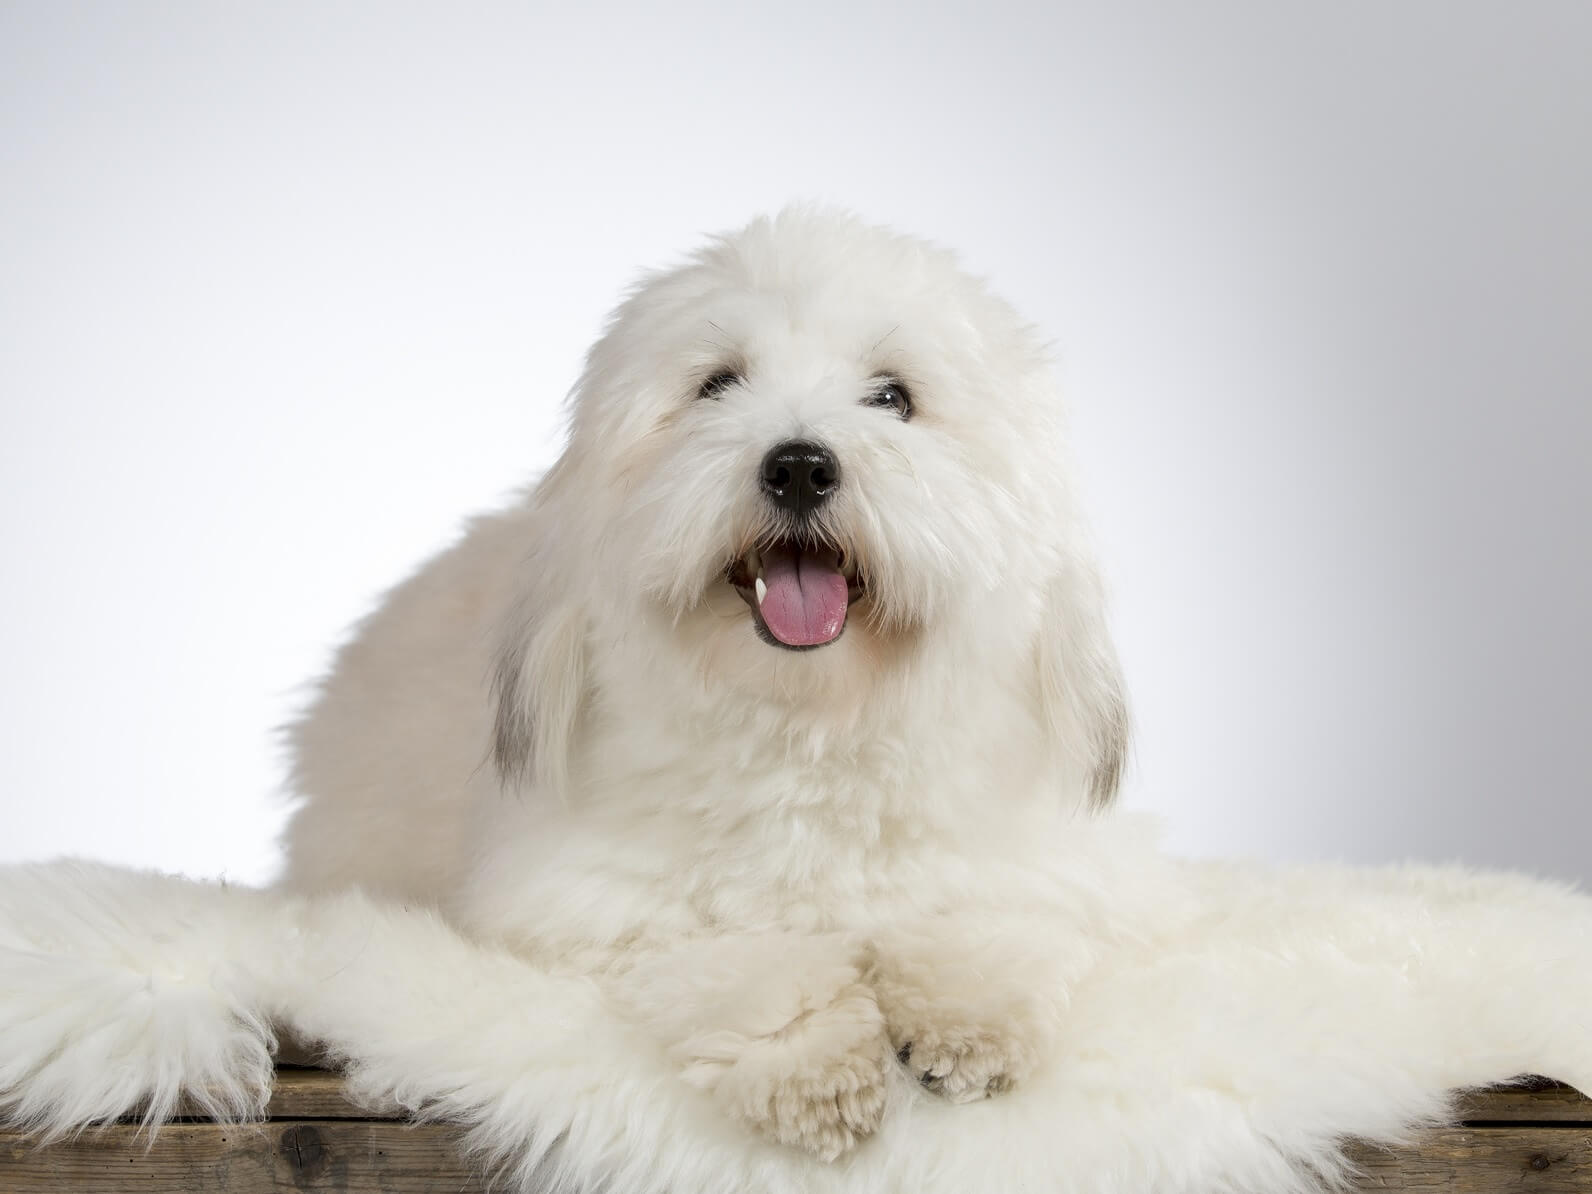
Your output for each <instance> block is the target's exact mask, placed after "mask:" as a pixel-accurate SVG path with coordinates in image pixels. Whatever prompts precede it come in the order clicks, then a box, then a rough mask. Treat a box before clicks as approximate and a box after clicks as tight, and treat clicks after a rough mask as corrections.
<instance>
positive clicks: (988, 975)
mask: <svg viewBox="0 0 1592 1194" xmlns="http://www.w3.org/2000/svg"><path fill="white" fill-rule="evenodd" d="M984 961H988V960H987V959H980V960H978V961H975V960H973V959H970V958H966V957H958V955H957V954H955V953H954V952H953V953H951V954H949V955H947V954H945V953H944V952H943V951H916V950H911V951H901V952H896V953H888V952H887V953H881V954H880V955H879V956H878V957H876V958H875V960H874V963H873V965H872V966H871V967H870V969H869V972H868V980H869V982H870V983H871V984H872V986H873V988H874V992H875V995H876V997H877V999H878V1002H879V1006H880V1008H881V1010H882V1011H883V1012H884V1017H885V1024H886V1027H887V1031H888V1032H889V1036H890V1043H891V1045H892V1047H893V1048H894V1049H895V1051H896V1057H897V1059H898V1060H899V1061H900V1062H901V1064H903V1065H904V1066H906V1067H907V1069H908V1071H909V1072H910V1073H911V1074H912V1076H913V1077H914V1078H916V1079H917V1080H918V1081H919V1082H920V1083H922V1085H924V1086H925V1087H927V1088H928V1089H930V1090H932V1091H934V1092H935V1093H937V1094H940V1095H943V1096H944V1097H946V1098H948V1099H950V1100H951V1101H952V1102H956V1103H968V1102H972V1101H974V1100H976V1099H983V1098H988V1097H989V1096H991V1095H995V1094H999V1093H1001V1092H1002V1091H1005V1090H1009V1089H1010V1088H1011V1087H1012V1086H1014V1085H1015V1084H1017V1083H1019V1082H1021V1081H1022V1080H1023V1079H1025V1078H1026V1077H1028V1075H1029V1074H1030V1073H1032V1072H1033V1070H1034V1068H1035V1067H1036V1066H1037V1065H1038V1064H1039V1061H1040V1059H1041V1057H1042V1056H1043V1054H1044V1052H1045V1050H1046V1049H1047V1048H1048V1047H1049V1046H1050V1044H1051V1043H1052V1042H1053V1041H1054V1040H1055V1036H1056V1024H1057V1019H1058V1012H1057V1009H1056V1007H1055V1005H1054V1003H1053V1002H1052V1001H1051V1000H1050V999H1049V998H1047V997H1046V995H1045V994H1044V992H1043V991H1041V990H1040V989H1039V988H1038V987H1037V985H1036V980H1035V977H1034V976H1030V975H1026V974H1023V975H1019V974H1015V973H1013V972H1012V969H1011V968H998V969H992V968H991V967H989V966H988V965H985V964H981V962H984ZM1018 969H1019V970H1020V969H1021V968H1018ZM992 976H999V979H1000V981H996V978H995V977H992Z"/></svg>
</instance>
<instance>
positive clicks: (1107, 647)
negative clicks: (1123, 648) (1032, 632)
mask: <svg viewBox="0 0 1592 1194" xmlns="http://www.w3.org/2000/svg"><path fill="white" fill-rule="evenodd" d="M1036 653H1037V656H1038V664H1039V697H1040V704H1041V707H1042V711H1043V715H1044V718H1045V722H1046V724H1047V725H1048V727H1049V729H1050V732H1051V735H1052V738H1053V741H1054V743H1055V746H1056V747H1057V749H1058V750H1059V751H1060V752H1061V753H1062V754H1063V757H1064V758H1066V759H1068V760H1070V761H1071V763H1072V764H1073V766H1074V767H1076V768H1078V769H1079V770H1080V771H1081V772H1082V773H1083V775H1084V776H1085V778H1086V781H1087V784H1088V790H1089V799H1090V802H1091V803H1092V804H1093V805H1094V806H1095V807H1097V808H1099V807H1104V806H1105V805H1107V804H1110V803H1111V801H1112V800H1113V799H1115V797H1116V794H1117V786H1118V784H1119V783H1120V782H1121V780H1122V770H1123V767H1124V765H1125V764H1126V762H1127V754H1128V739H1129V718H1128V703H1127V696H1126V693H1125V691H1124V688H1123V683H1122V670H1121V667H1120V665H1119V664H1118V663H1117V651H1116V647H1115V646H1113V645H1112V642H1111V635H1110V633H1109V631H1108V630H1107V629H1106V618H1105V599H1104V595H1103V593H1102V591H1101V586H1100V580H1099V577H1098V576H1096V574H1095V572H1094V569H1093V568H1092V567H1091V566H1090V565H1089V564H1088V563H1086V562H1085V561H1083V560H1079V559H1073V560H1070V561H1069V563H1068V564H1067V565H1066V566H1065V567H1064V568H1063V569H1062V570H1061V571H1060V572H1059V573H1058V574H1057V575H1055V576H1053V577H1052V578H1051V580H1050V583H1049V585H1047V586H1046V589H1045V595H1044V604H1043V608H1042V610H1041V623H1040V627H1039V633H1038V636H1037V652H1036Z"/></svg>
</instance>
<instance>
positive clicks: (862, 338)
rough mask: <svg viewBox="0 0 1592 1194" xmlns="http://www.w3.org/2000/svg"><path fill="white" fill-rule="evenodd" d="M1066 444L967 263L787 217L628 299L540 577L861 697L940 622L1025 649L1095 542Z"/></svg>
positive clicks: (855, 228) (805, 690)
mask: <svg viewBox="0 0 1592 1194" xmlns="http://www.w3.org/2000/svg"><path fill="white" fill-rule="evenodd" d="M1060 448H1061V445H1060V430H1059V410H1058V408H1057V404H1056V402H1055V399H1054V396H1053V393H1052V387H1051V383H1050V381H1049V378H1048V371H1047V368H1046V365H1045V361H1044V357H1043V352H1042V351H1041V348H1040V346H1039V345H1038V344H1037V342H1036V341H1035V338H1034V336H1033V334H1032V333H1031V331H1030V330H1029V329H1028V328H1027V327H1026V325H1024V324H1023V323H1022V322H1021V321H1020V320H1019V319H1018V318H1017V316H1016V315H1015V314H1014V313H1013V312H1012V311H1011V309H1010V308H1009V307H1007V306H1006V305H1005V304H1004V303H1002V302H1001V301H1000V300H998V299H995V298H994V297H992V296H990V295H989V294H988V293H987V291H985V289H984V288H983V287H982V285H981V284H979V283H978V282H976V281H975V280H973V279H971V278H969V277H968V276H967V275H965V274H964V273H962V272H961V271H960V269H958V267H957V266H956V264H955V262H954V260H953V259H952V258H951V257H950V256H949V255H948V254H946V253H944V252H942V251H940V250H937V249H934V248H932V247H930V246H927V245H925V244H923V243H921V242H918V241H915V240H911V239H908V238H905V237H900V236H896V235H893V234H890V233H887V232H884V231H882V230H880V229H877V228H872V227H869V226H867V225H864V224H862V223H860V222H858V221H855V220H851V219H849V218H845V217H839V216H835V215H833V214H829V213H824V212H814V211H805V210H797V211H792V212H787V213H784V214H782V215H781V216H779V217H777V218H775V219H773V220H762V221H758V222H756V223H754V224H752V225H751V226H749V227H748V228H747V229H745V230H743V231H742V232H740V233H738V234H736V235H735V236H732V237H728V238H724V239H722V240H720V241H718V242H715V244H714V245H713V246H712V247H710V248H709V249H708V250H706V251H704V252H703V253H701V254H700V255H699V256H698V257H697V258H695V259H694V260H693V261H691V262H690V263H689V264H687V265H686V266H684V267H682V268H680V269H677V270H674V271H671V272H668V273H664V274H660V275H657V276H655V277H653V278H651V279H650V280H648V281H647V282H646V283H644V284H643V285H642V286H641V287H640V288H639V289H638V290H637V291H636V292H635V293H634V294H633V295H632V297H631V298H630V299H629V300H627V301H626V303H625V304H624V305H623V306H622V307H621V308H620V310H619V311H618V312H617V314H616V316H615V318H614V321H613V323H612V324H611V326H610V328H609V330H608V332H607V334H606V335H605V336H604V337H603V339H602V340H601V341H600V342H599V343H598V345H597V346H596V347H595V348H594V349H593V351H592V354H591V358H590V360H589V362H588V367H587V370H586V373H585V375H584V377H583V378H582V381H581V384H580V387H579V389H578V391H577V399H576V404H575V408H574V419H573V428H572V434H571V442H570V446H569V448H568V450H567V451H566V453H565V455H564V458H563V459H562V460H561V461H560V463H559V465H558V466H557V467H556V468H555V470H554V472H553V473H552V474H551V475H550V476H549V478H548V480H547V482H545V483H544V489H545V490H546V491H547V492H546V494H545V495H544V501H545V502H546V504H547V505H548V508H549V513H550V517H549V525H550V528H552V529H551V530H550V536H549V543H548V544H546V545H539V554H542V555H543V559H542V560H540V561H539V563H538V568H539V571H538V576H539V577H543V578H545V577H547V576H549V575H557V576H559V577H563V578H565V580H566V581H567V582H574V581H575V580H576V578H579V583H578V584H574V586H573V587H575V588H578V589H580V590H582V592H581V595H580V598H579V600H580V602H581V603H582V604H583V606H584V608H585V609H586V610H587V611H588V612H589V613H590V614H591V615H592V617H593V618H594V619H595V620H596V621H598V622H603V623H605V624H606V626H607V628H608V632H609V633H610V634H615V633H617V634H622V635H623V636H625V637H626V638H627V639H628V640H629V641H631V642H634V641H635V640H636V639H638V638H645V637H646V636H652V638H653V640H654V645H655V649H656V650H657V651H659V652H668V651H684V652H686V653H688V655H689V657H690V658H691V659H692V660H694V661H696V663H697V665H698V666H699V667H700V668H701V669H702V671H703V678H704V681H705V682H706V683H708V684H710V685H713V684H718V685H723V686H726V687H729V688H745V689H747V690H749V691H750V690H754V689H755V690H756V691H758V692H759V693H760V694H761V695H764V696H766V695H767V694H768V693H770V692H780V693H785V694H788V695H789V696H790V698H791V699H792V700H798V699H802V698H803V697H804V696H811V695H812V694H814V693H822V692H825V691H829V692H836V691H845V692H849V693H858V692H861V691H864V690H865V689H866V688H867V687H868V685H869V682H870V680H871V679H872V678H873V677H876V676H877V675H878V674H879V672H880V669H883V668H888V667H890V666H892V661H894V660H900V659H903V658H906V657H908V656H910V654H911V653H912V651H913V650H914V649H915V648H918V647H920V646H921V645H922V644H924V643H925V642H926V641H928V640H931V639H932V637H933V636H935V635H936V634H946V635H951V634H955V635H959V636H964V637H965V636H967V635H969V634H972V635H975V636H987V637H988V639H989V640H990V642H991V644H992V645H993V644H996V643H1000V644H1001V645H1002V649H1001V650H1000V651H998V652H995V653H994V657H996V658H1001V659H1005V658H1008V657H1010V655H1011V650H1010V649H1008V648H1009V647H1010V646H1011V644H1012V641H1013V640H1014V639H1022V638H1025V637H1027V638H1031V637H1032V634H1033V629H1034V625H1035V623H1036V621H1037V620H1038V619H1039V618H1040V616H1041V614H1042V610H1043V607H1044V606H1045V605H1046V603H1047V602H1048V601H1050V600H1051V599H1052V596H1053V582H1054V580H1055V578H1056V576H1057V574H1058V573H1060V572H1063V571H1065V570H1066V568H1067V566H1068V561H1069V560H1070V559H1072V558H1073V552H1074V549H1075V544H1073V543H1072V542H1071V541H1070V540H1071V539H1072V538H1073V537H1074V536H1075V530H1074V526H1073V518H1072V515H1071V507H1070V500H1069V495H1068V490H1067V484H1066V478H1065V476H1064V475H1063V474H1062V472H1061V463H1060V459H1061V451H1060ZM555 508H556V513H554V512H553V511H554V510H555ZM554 540H557V541H560V542H561V543H562V546H561V547H557V548H555V547H553V546H552V544H553V541H554ZM555 557H556V558H555ZM555 565H556V567H555ZM554 599H555V595H554V594H551V593H544V594H541V595H536V596H532V597H531V598H530V602H531V603H532V604H533V605H534V604H535V603H537V602H540V603H542V604H546V603H548V602H549V601H550V600H554ZM1081 599H1082V600H1084V601H1088V600H1090V599H1091V598H1090V597H1089V595H1088V594H1083V595H1081ZM535 620H536V614H535V612H534V610H533V611H532V612H531V613H530V614H529V615H528V621H529V622H534V621H535ZM532 637H534V631H533V634H532ZM1024 646H1026V644H1025V643H1018V644H1017V649H1019V650H1021V649H1023V647H1024ZM510 655H511V657H513V656H514V649H513V648H511V651H510ZM553 655H555V656H557V657H560V658H564V659H567V658H568V651H567V650H563V649H561V650H558V651H554V652H553ZM528 656H538V651H537V650H536V648H535V646H534V643H533V644H532V645H531V646H530V647H529V648H527V650H526V651H522V652H520V654H519V655H518V656H517V657H515V658H511V660H510V664H511V671H512V673H513V674H512V676H511V677H510V679H511V681H512V682H513V683H514V684H519V683H520V682H521V681H520V678H519V677H520V673H521V671H523V667H524V664H525V660H526V658H527V657H528ZM501 728H502V727H501V726H500V755H501V753H502V750H501V746H502V743H501V736H502V735H501Z"/></svg>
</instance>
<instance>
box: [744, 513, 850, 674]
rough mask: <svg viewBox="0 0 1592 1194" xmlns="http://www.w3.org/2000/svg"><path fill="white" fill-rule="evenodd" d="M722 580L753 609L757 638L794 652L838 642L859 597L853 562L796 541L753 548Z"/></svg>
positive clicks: (833, 549)
mask: <svg viewBox="0 0 1592 1194" xmlns="http://www.w3.org/2000/svg"><path fill="white" fill-rule="evenodd" d="M726 577H727V579H728V580H729V582H730V583H731V584H732V585H734V586H735V591H736V592H738V593H739V594H740V595H741V597H742V598H743V599H744V600H745V601H746V604H747V605H748V606H750V607H751V610H752V620H753V622H754V623H755V624H756V626H757V631H758V634H759V635H761V636H762V638H763V639H764V640H765V641H767V642H771V643H774V644H775V645H777V646H781V647H789V648H790V649H792V650H796V651H805V650H809V649H811V648H813V647H822V646H824V645H825V644H827V643H832V642H834V641H835V640H836V639H837V638H839V637H840V635H841V632H842V631H843V630H845V628H846V612H847V611H848V610H849V609H850V608H851V605H852V603H853V602H854V601H856V600H857V599H858V598H859V597H861V596H862V593H863V584H862V580H861V577H860V575H859V573H858V570H857V563H856V560H855V559H853V558H850V557H849V556H848V555H847V553H846V552H845V551H844V550H843V549H841V548H839V547H832V546H829V545H827V544H811V543H803V542H798V541H797V540H795V539H785V540H781V541H779V542H777V543H772V544H766V545H764V546H762V547H754V548H752V549H751V550H750V551H748V552H747V553H746V554H745V555H744V556H742V557H741V558H740V559H738V560H736V561H735V562H734V563H733V564H731V565H730V567H729V571H728V573H727V574H726Z"/></svg>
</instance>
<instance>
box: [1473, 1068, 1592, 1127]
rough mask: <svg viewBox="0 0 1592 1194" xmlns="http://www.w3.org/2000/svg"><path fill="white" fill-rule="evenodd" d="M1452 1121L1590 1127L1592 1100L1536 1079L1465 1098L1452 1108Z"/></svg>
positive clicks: (1577, 1092)
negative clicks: (1453, 1112)
mask: <svg viewBox="0 0 1592 1194" xmlns="http://www.w3.org/2000/svg"><path fill="white" fill-rule="evenodd" d="M1455 1118H1456V1119H1459V1120H1461V1121H1464V1122H1467V1123H1474V1122H1483V1123H1507V1122H1512V1121H1516V1120H1520V1121H1527V1122H1530V1121H1535V1122H1538V1123H1549V1122H1552V1123H1584V1124H1592V1099H1588V1098H1587V1097H1586V1096H1585V1095H1583V1094H1582V1093H1581V1092H1580V1091H1578V1090H1576V1089H1575V1088H1574V1087H1572V1086H1561V1085H1560V1084H1559V1083H1557V1082H1549V1081H1548V1080H1547V1079H1545V1078H1536V1079H1531V1080H1529V1081H1527V1082H1523V1083H1520V1084H1518V1085H1511V1086H1496V1087H1493V1088H1492V1089H1491V1090H1483V1091H1476V1092H1474V1093H1472V1094H1469V1095H1465V1096H1464V1097H1462V1098H1461V1099H1460V1100H1459V1101H1458V1102H1457V1103H1456V1104H1455Z"/></svg>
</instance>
